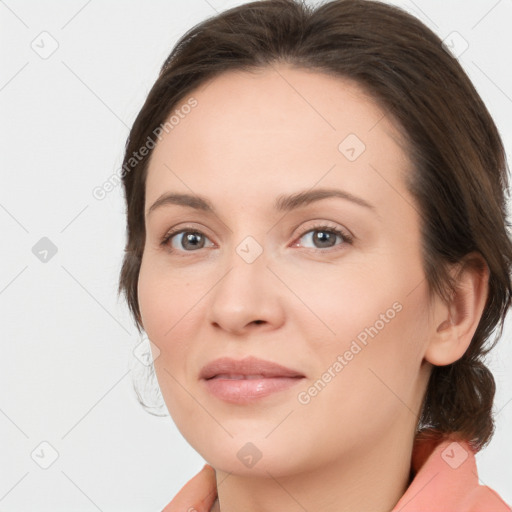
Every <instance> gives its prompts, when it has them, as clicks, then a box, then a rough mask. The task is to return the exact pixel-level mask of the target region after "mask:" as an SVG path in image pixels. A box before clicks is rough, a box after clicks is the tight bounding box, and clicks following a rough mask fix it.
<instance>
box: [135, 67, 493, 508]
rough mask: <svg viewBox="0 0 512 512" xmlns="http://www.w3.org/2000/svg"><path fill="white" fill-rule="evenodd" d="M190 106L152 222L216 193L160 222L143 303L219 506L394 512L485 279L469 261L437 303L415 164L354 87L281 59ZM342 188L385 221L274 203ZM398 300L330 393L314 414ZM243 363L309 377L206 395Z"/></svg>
mask: <svg viewBox="0 0 512 512" xmlns="http://www.w3.org/2000/svg"><path fill="white" fill-rule="evenodd" d="M193 97H194V98H196V100H197V102H198V105H197V107H196V108H194V109H193V110H192V111H191V112H190V113H189V114H188V115H187V116H185V117H184V119H181V120H180V123H179V125H177V126H176V127H175V128H174V129H173V130H172V131H170V132H169V133H168V134H165V135H164V137H163V138H162V140H160V141H159V142H158V143H157V145H156V147H155V149H154V152H153V154H152V157H151V161H150V165H149V168H148V177H147V182H146V203H145V204H146V214H147V213H148V211H149V208H150V206H151V205H152V204H153V203H154V202H155V201H156V200H157V199H158V198H159V197H160V195H161V194H163V193H164V192H182V193H192V194H197V195H201V196H205V197H207V198H208V199H209V200H210V201H211V203H212V204H213V205H214V207H215V209H216V215H212V214H207V213H205V212H203V211H200V210H194V209H192V208H190V207H187V206H180V205H167V206H164V207H161V208H157V209H155V210H153V211H152V212H151V213H150V214H147V215H146V218H145V223H146V243H145V248H144V254H143V259H142V263H141V269H140V276H139V284H138V294H139V304H140V310H141V316H142V321H143V326H144V329H145V331H146V333H147V335H148V337H149V339H150V340H151V341H152V342H153V343H154V344H155V346H157V347H158V349H159V350H160V354H159V355H157V354H155V351H154V354H153V355H154V358H155V371H156V374H157V378H158V382H159V385H160V388H161V390H162V394H163V396H164V399H165V402H166V405H167V408H168V410H169V412H170V414H171V416H172V418H173V420H174V421H175V423H176V425H177V427H178V428H179V430H180V432H181V433H182V434H183V436H184V437H185V439H186V440H187V441H188V442H189V443H190V444H191V446H193V447H194V449H196V450H197V452H198V453H200V454H201V456H202V457H203V458H204V459H205V460H206V461H207V462H208V463H209V464H211V465H212V466H213V467H214V468H215V471H216V480H217V484H218V497H219V499H218V502H216V503H215V504H214V507H213V510H222V511H223V512H230V511H233V512H234V511H237V510H244V511H247V512H252V511H259V512H261V511H271V510H272V511H274V510H280V511H285V512H287V511H290V512H291V511H298V510H303V509H304V508H305V509H307V510H316V511H326V512H330V511H336V512H342V511H349V510H350V511H353V510H372V511H389V510H391V509H392V508H393V506H394V505H395V504H396V502H397V501H398V500H399V498H400V497H401V496H402V495H403V493H404V492H405V490H406V489H407V487H408V485H409V483H410V482H409V469H410V458H411V451H412V443H413V439H414V432H415V428H416V423H417V418H418V415H419V413H420V409H421V403H422V399H423V396H424V393H425V389H426V386H427V383H428V378H429V375H430V372H431V368H432V364H441V365H443V364H449V363H451V362H453V361H456V360H457V359H459V358H460V357H461V356H462V355H463V354H464V352H465V350H466V349H467V347H468V345H469V342H470V341H471V337H472V336H473V333H474V331H475V330H476V327H477V325H478V321H479V319H480V316H481V314H482V311H483V307H484V304H485V298H486V294H487V280H488V273H487V270H484V271H483V272H477V271H476V270H472V268H471V267H470V266H465V267H463V268H462V267H461V268H462V271H461V274H460V287H459V290H458V291H457V293H456V294H455V295H454V299H453V301H452V302H451V303H450V304H445V303H444V302H443V301H442V300H441V299H440V298H438V297H434V299H433V300H432V301H430V300H429V296H428V289H427V282H426V280H425V274H424V271H423V267H422V259H421V249H420V247H421V246H420V243H421V236H420V215H419V211H418V210H419V209H418V207H417V206H416V204H415V201H414V199H413V197H412V196H411V195H410V194H409V192H408V191H407V189H406V187H405V182H404V176H405V175H406V174H407V173H408V172H410V171H411V168H412V166H411V163H410V161H409V159H408V157H407V154H406V151H405V150H404V146H403V144H402V143H401V142H400V141H401V137H400V132H399V130H398V128H397V127H396V126H395V125H394V124H393V120H392V119H390V118H389V116H387V115H386V116H385V115H384V114H385V112H384V111H383V109H382V108H380V107H379V105H378V104H377V103H376V102H375V101H374V100H373V99H372V98H371V97H369V96H368V95H366V94H365V93H364V91H363V90H362V89H361V88H360V87H359V86H358V85H357V84H355V83H353V82H351V81H349V80H344V79H343V80H342V79H340V78H335V77H331V76H327V75H325V74H321V73H316V72H311V71H308V70H303V69H295V68H292V67H289V66H285V65H280V66H279V67H276V68H266V69H264V70H260V71H258V72H257V73H247V72H240V71H236V72H228V73H224V74H222V75H220V76H219V77H216V78H215V79H213V80H212V81H210V82H208V83H206V84H204V85H203V86H201V87H199V88H198V89H197V90H196V91H194V93H193ZM185 101H186V99H185V100H184V102H183V103H185ZM177 108H179V106H177ZM348 134H355V135H356V136H357V137H358V138H359V139H360V140H361V141H363V143H364V144H365V146H366V149H365V150H364V151H363V152H362V153H361V154H360V156H358V158H357V159H355V160H354V161H350V160H349V159H347V158H346V156H345V155H344V154H343V153H342V152H340V150H339V149H338V146H339V144H340V142H342V141H343V140H344V139H345V137H347V135H348ZM331 187H332V188H338V189H342V190H344V191H348V192H350V193H351V194H353V195H355V196H358V197H360V198H362V199H364V200H365V201H367V202H369V203H371V204H372V205H373V206H374V209H373V210H372V209H370V208H365V207H362V206H360V205H358V204H355V203H353V202H350V201H349V200H347V199H341V198H326V199H322V200H320V201H317V202H314V203H311V204H309V205H307V206H303V207H301V208H299V209H297V210H293V211H290V212H287V213H283V212H278V211H276V210H274V209H273V202H274V200H275V198H276V197H277V196H279V195H281V194H293V193H296V192H298V191H302V190H309V189H314V190H316V189H319V188H331ZM325 222H328V225H329V226H330V227H335V228H339V229H341V230H344V231H345V232H348V233H349V234H351V235H352V236H353V239H354V240H353V243H352V244H349V243H347V242H344V241H343V239H341V238H340V237H337V236H335V235H334V234H332V233H331V240H332V239H333V238H334V242H333V245H332V247H331V246H330V245H329V246H327V247H326V245H323V246H322V245H321V244H318V242H317V243H315V239H314V238H313V235H315V234H318V232H319V231H320V232H323V230H322V229H319V228H317V226H322V224H323V223H325ZM171 228H176V229H178V228H186V229H187V230H188V231H191V230H199V231H200V232H201V233H203V234H204V238H203V239H201V238H200V239H199V242H200V243H199V248H198V249H197V248H195V246H191V245H187V244H186V239H184V238H183V236H182V235H181V234H178V235H176V236H175V237H174V238H173V239H172V240H171V241H170V242H169V243H168V246H167V247H165V246H162V245H160V242H161V239H162V238H163V237H164V235H165V234H166V233H167V232H169V231H170V229H171ZM313 228H315V229H318V231H311V230H312V229H313ZM247 236H251V237H253V238H254V239H255V240H256V241H257V243H258V244H259V246H260V247H261V249H262V250H263V252H262V253H261V255H260V256H259V257H258V258H256V259H255V261H253V262H252V263H248V262H247V261H245V260H244V259H243V258H242V257H241V256H240V255H239V254H238V253H237V251H236V249H237V246H239V244H240V243H241V242H242V241H243V240H244V239H245V238H246V237H247ZM201 243H203V244H204V245H201ZM242 247H243V245H242ZM170 249H173V252H170ZM473 256H474V257H475V258H477V257H478V255H473ZM455 270H456V269H455V267H454V271H455ZM397 303H399V304H400V306H401V309H400V311H399V312H396V314H395V315H394V318H392V319H391V320H389V319H388V322H385V324H384V327H383V328H382V329H380V330H379V331H378V334H377V335H375V336H374V337H373V338H370V337H369V338H368V342H367V345H366V346H363V345H361V344H360V345H361V346H362V347H363V348H362V350H360V351H359V352H358V353H357V354H356V355H354V356H353V358H352V359H351V360H349V361H346V363H347V364H346V365H344V366H343V369H342V370H341V371H338V372H337V373H336V374H335V377H333V378H332V379H331V380H330V382H328V383H327V385H326V386H325V387H324V388H323V389H322V390H321V392H319V393H317V394H316V396H313V397H311V400H310V401H309V403H307V404H304V403H301V402H299V400H298V394H299V393H300V392H304V391H307V390H308V388H310V387H311V386H312V385H313V384H314V383H315V382H316V381H317V380H318V379H319V378H320V377H321V376H322V375H323V374H325V372H326V371H328V369H329V368H332V366H333V363H334V362H335V361H336V360H337V357H338V356H339V355H343V354H345V352H346V351H347V350H348V349H349V348H350V346H351V343H352V342H353V340H355V339H356V338H357V336H358V335H359V334H360V333H361V332H362V331H364V330H365V328H366V327H369V326H373V325H375V324H376V321H377V320H379V319H380V318H382V317H381V316H380V315H381V314H385V313H386V311H388V310H390V308H391V309H392V305H393V304H395V305H396V304H397ZM258 321H259V322H258ZM247 355H254V356H256V357H260V358H262V359H267V360H270V361H274V362H277V363H279V364H282V365H284V366H288V367H290V368H293V369H295V370H299V371H300V372H301V373H303V374H304V375H305V379H303V381H302V382H301V383H300V384H298V385H296V386H294V387H293V388H291V389H288V390H285V391H281V392H278V393H275V394H273V395H271V396H269V397H266V398H264V399H262V400H259V401H256V402H254V403H252V404H244V405H236V404H230V403H227V402H224V401H222V400H220V399H218V398H216V397H214V396H212V395H211V394H209V393H208V392H207V390H206V389H205V387H204V386H203V385H202V384H203V383H202V382H200V379H199V372H200V370H201V368H202V367H203V365H205V364H206V363H208V362H210V361H212V360H214V359H216V358H218V357H222V356H231V357H233V358H235V359H241V358H243V357H245V356H247ZM331 373H332V371H331ZM248 442H251V443H253V445H255V446H256V447H257V450H258V452H259V453H260V454H261V459H260V460H259V461H258V462H257V463H256V464H255V465H254V466H252V467H247V466H246V465H244V464H243V463H242V461H241V460H240V459H239V458H238V457H237V453H238V451H239V450H240V449H241V448H242V447H243V446H245V445H246V443H248ZM203 481H204V480H203ZM210 484H211V482H210ZM206 489H207V485H206V484H205V487H204V488H203V492H204V491H205V490H206ZM370 490H371V492H369V491H370ZM205 494H206V493H205Z"/></svg>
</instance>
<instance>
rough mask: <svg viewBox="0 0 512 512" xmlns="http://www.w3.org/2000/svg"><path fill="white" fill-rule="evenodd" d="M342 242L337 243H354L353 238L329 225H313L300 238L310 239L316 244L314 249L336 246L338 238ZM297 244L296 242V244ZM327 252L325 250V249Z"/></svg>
mask: <svg viewBox="0 0 512 512" xmlns="http://www.w3.org/2000/svg"><path fill="white" fill-rule="evenodd" d="M337 238H339V239H340V240H341V241H342V243H341V244H337V245H345V244H352V242H353V238H352V236H351V235H349V234H348V233H345V232H344V231H342V230H341V229H339V228H336V227H333V226H327V225H321V226H313V227H310V228H309V229H308V230H307V231H304V232H303V233H302V234H301V235H300V237H299V239H298V240H302V239H305V240H308V241H309V242H311V243H313V244H314V247H313V250H322V249H330V248H331V247H335V246H336V239H337ZM296 245H297V244H294V246H296ZM324 252H325V251H324Z"/></svg>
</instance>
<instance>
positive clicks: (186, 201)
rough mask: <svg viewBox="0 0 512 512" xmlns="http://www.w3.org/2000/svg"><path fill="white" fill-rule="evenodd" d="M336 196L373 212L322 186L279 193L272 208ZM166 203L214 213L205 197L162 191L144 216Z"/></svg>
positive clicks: (367, 205) (346, 194) (353, 198)
mask: <svg viewBox="0 0 512 512" xmlns="http://www.w3.org/2000/svg"><path fill="white" fill-rule="evenodd" d="M330 197H338V198H341V199H346V200H347V201H351V202H352V203H355V204H357V205H359V206H363V207H365V208H368V209H370V210H372V211H374V212H375V206H374V205H372V204H370V203H369V202H368V201H366V200H364V199H363V198H361V197H358V196H355V195H353V194H351V193H349V192H346V191H344V190H339V189H335V188H322V189H316V190H304V191H300V192H296V193H295V194H291V195H280V196H278V197H277V198H276V200H275V202H274V209H275V210H277V211H279V212H289V211H291V210H295V209H297V208H301V207H304V206H307V205H308V204H311V203H313V202H315V201H320V200H321V199H326V198H330ZM167 205H180V206H188V207H189V208H194V209H195V210H201V211H204V212H206V213H213V214H215V213H216V212H215V208H214V206H213V205H212V204H211V202H210V201H209V200H208V199H206V198H205V197H202V196H198V195H192V194H179V193H164V194H162V195H161V196H160V197H159V198H158V199H157V200H156V201H155V202H154V203H153V204H152V205H151V207H150V208H149V210H148V211H147V213H146V217H147V216H149V214H150V213H151V212H153V211H154V210H156V209H158V208H161V207H163V206H167Z"/></svg>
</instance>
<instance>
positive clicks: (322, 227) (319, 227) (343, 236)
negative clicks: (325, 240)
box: [160, 224, 354, 253]
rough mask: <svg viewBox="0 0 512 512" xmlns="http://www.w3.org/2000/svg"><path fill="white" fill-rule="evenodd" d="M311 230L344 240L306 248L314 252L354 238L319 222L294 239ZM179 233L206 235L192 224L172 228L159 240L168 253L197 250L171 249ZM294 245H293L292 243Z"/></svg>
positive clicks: (330, 248) (327, 250) (332, 249)
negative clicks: (328, 245)
mask: <svg viewBox="0 0 512 512" xmlns="http://www.w3.org/2000/svg"><path fill="white" fill-rule="evenodd" d="M311 231H321V232H322V231H323V232H327V233H333V234H335V235H337V236H339V237H340V238H341V240H342V241H343V242H344V243H342V244H338V246H334V247H327V248H325V249H319V248H314V249H308V251H310V252H314V253H318V252H332V251H337V250H340V249H339V246H340V245H341V246H343V245H345V244H350V245H352V243H353V242H354V239H353V237H352V236H351V235H349V234H348V233H346V232H344V231H342V230H340V229H339V228H336V227H333V226H329V225H327V224H321V225H317V226H312V227H309V228H308V229H306V230H304V231H303V232H302V233H301V234H300V235H299V236H298V237H297V238H296V240H300V239H301V238H302V237H303V236H304V235H306V234H307V233H309V232H311ZM181 233H194V234H200V235H203V236H205V237H206V235H205V234H204V233H202V232H201V231H200V230H198V229H196V228H193V227H192V226H188V227H187V226H185V227H184V228H180V229H177V230H173V231H170V232H168V233H166V234H165V235H164V236H163V237H162V239H161V241H160V245H161V246H163V247H167V250H168V251H169V252H170V253H175V252H185V253H194V252H197V251H179V250H177V249H172V248H171V247H170V246H169V242H170V241H171V239H172V238H173V237H174V236H175V235H179V234H181ZM206 238H208V237H206ZM294 246H295V245H294ZM336 247H338V249H336Z"/></svg>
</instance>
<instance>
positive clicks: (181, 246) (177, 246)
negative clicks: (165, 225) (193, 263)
mask: <svg viewBox="0 0 512 512" xmlns="http://www.w3.org/2000/svg"><path fill="white" fill-rule="evenodd" d="M178 235H180V236H178ZM183 235H184V236H183ZM173 239H175V240H173ZM205 239H207V240H209V239H208V237H207V236H206V235H205V234H204V233H201V231H198V230H196V229H191V228H184V229H181V230H179V231H171V232H169V233H167V234H166V235H165V236H164V237H163V238H162V240H161V242H160V245H163V246H169V250H170V251H171V252H174V251H181V250H185V252H193V251H195V250H198V249H202V248H203V247H204V246H205Z"/></svg>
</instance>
